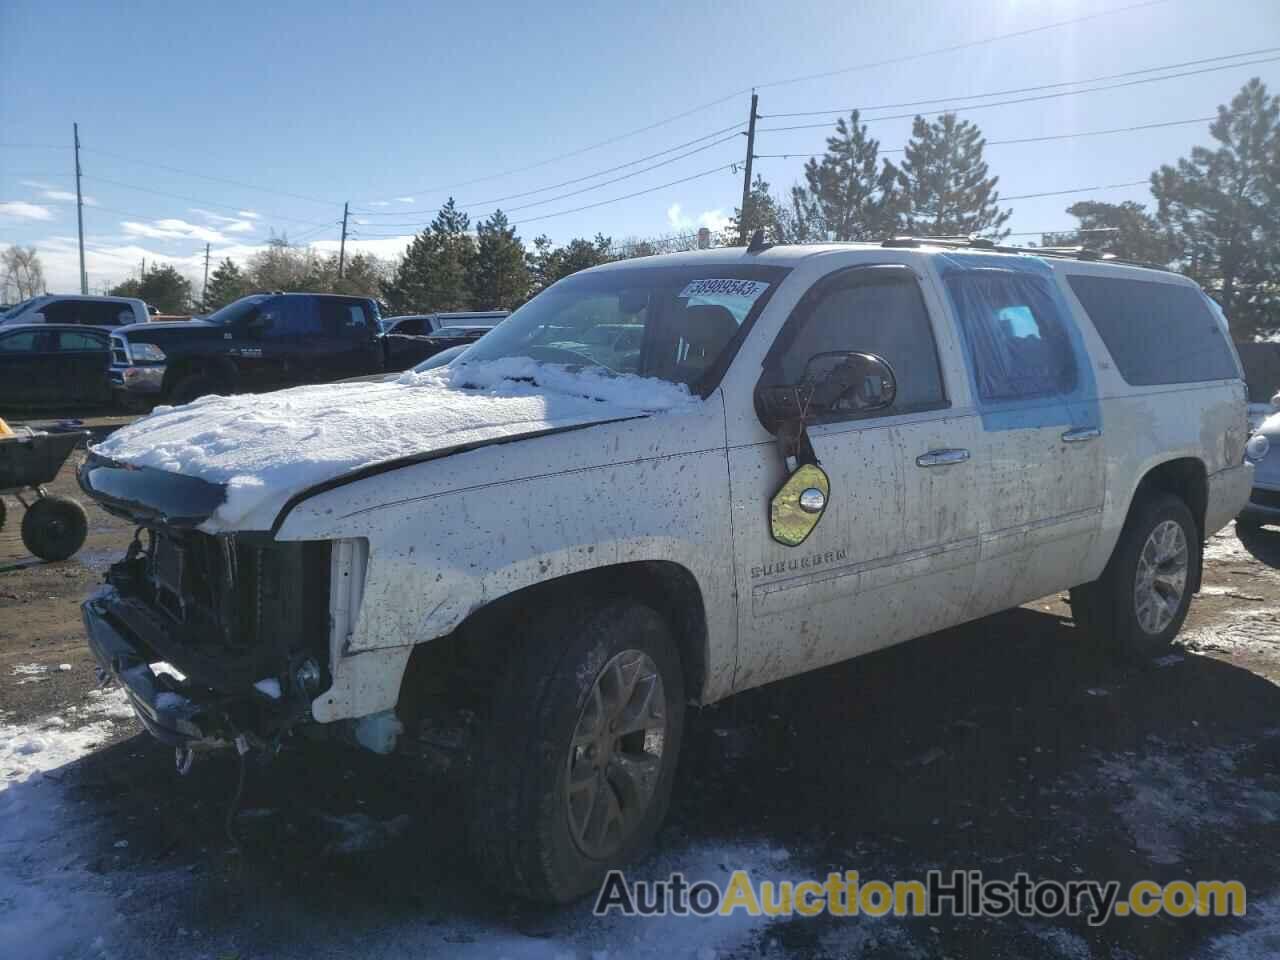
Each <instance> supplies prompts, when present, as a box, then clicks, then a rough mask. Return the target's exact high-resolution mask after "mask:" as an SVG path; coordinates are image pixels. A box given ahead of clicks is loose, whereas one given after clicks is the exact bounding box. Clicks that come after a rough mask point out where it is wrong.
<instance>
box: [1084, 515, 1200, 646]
mask: <svg viewBox="0 0 1280 960" xmlns="http://www.w3.org/2000/svg"><path fill="white" fill-rule="evenodd" d="M1200 563H1201V551H1200V546H1199V541H1198V533H1197V529H1196V524H1195V520H1194V518H1193V517H1192V516H1191V511H1190V510H1189V509H1188V508H1187V505H1186V504H1185V503H1184V502H1183V501H1182V500H1180V499H1179V498H1178V497H1175V496H1173V495H1172V494H1168V493H1153V494H1151V495H1148V496H1145V497H1144V498H1143V499H1142V500H1141V501H1139V502H1138V503H1136V504H1135V505H1134V507H1133V510H1132V512H1131V513H1130V515H1129V518H1128V519H1127V520H1126V521H1125V525H1124V529H1123V530H1122V531H1121V533H1120V540H1119V542H1118V543H1117V544H1116V548H1115V551H1114V552H1113V553H1112V554H1111V560H1110V561H1109V562H1108V563H1107V567H1106V569H1105V570H1104V571H1103V572H1102V576H1101V577H1099V578H1098V579H1097V580H1095V581H1094V582H1093V583H1088V584H1085V585H1084V586H1081V587H1075V588H1073V589H1072V591H1071V611H1072V614H1073V615H1074V617H1075V619H1076V623H1077V624H1079V625H1080V626H1081V627H1082V628H1083V629H1085V630H1086V631H1088V632H1089V633H1090V634H1091V635H1092V636H1093V638H1094V639H1095V640H1097V641H1098V642H1099V643H1100V644H1101V645H1102V646H1103V647H1104V648H1105V649H1107V650H1109V651H1111V652H1114V653H1117V654H1119V655H1121V656H1124V657H1129V658H1144V657H1149V656H1153V655H1155V654H1158V653H1159V652H1160V651H1161V650H1163V649H1164V648H1166V647H1168V645H1169V643H1170V642H1171V641H1172V640H1173V638H1174V637H1175V636H1176V635H1177V633H1178V631H1179V630H1180V629H1181V628H1182V622H1183V621H1184V620H1185V619H1186V618H1187V610H1188V608H1189V607H1190V605H1191V587H1192V584H1193V583H1194V582H1195V581H1196V580H1197V579H1198V576H1199V573H1200Z"/></svg>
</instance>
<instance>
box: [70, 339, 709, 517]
mask: <svg viewBox="0 0 1280 960" xmlns="http://www.w3.org/2000/svg"><path fill="white" fill-rule="evenodd" d="M699 402H700V401H699V400H698V398H697V397H695V396H693V395H691V394H690V393H689V391H688V389H687V388H686V387H685V386H684V385H683V384H673V383H670V382H668V381H665V380H657V379H652V378H646V377H637V376H632V375H621V376H613V375H610V374H608V373H606V372H604V371H599V372H597V371H595V370H592V369H587V370H578V369H571V368H568V367H562V366H558V365H553V364H540V363H535V362H534V361H532V360H527V359H523V358H514V359H502V360H494V361H490V362H486V363H470V364H454V365H451V366H448V367H441V368H438V369H435V370H428V371H424V372H422V373H414V372H412V371H410V372H407V373H405V374H404V375H403V376H401V377H400V378H399V379H398V380H395V381H392V382H389V383H333V384H325V385H320V386H308V387H295V388H293V389H290V390H281V391H278V392H276V393H268V394H241V395H239V396H233V397H219V396H211V397H202V398H201V399H199V400H196V401H195V402H194V403H190V404H187V405H186V406H182V407H157V408H156V409H155V411H154V412H153V413H152V414H151V415H150V416H148V417H145V418H143V419H141V420H138V421H137V422H135V423H133V424H131V425H129V426H127V427H123V428H121V429H120V430H117V431H116V432H115V433H113V434H111V435H110V436H109V437H107V439H106V440H104V441H103V442H102V443H100V444H98V445H97V446H95V447H94V448H93V451H94V453H96V454H98V455H99V456H102V457H105V458H107V459H109V460H114V461H117V462H120V463H125V464H130V465H132V466H137V467H154V468H156V469H159V470H164V471H167V472H169V473H178V474H184V475H188V476H195V477H199V478H200V479H202V480H205V481H208V482H210V483H215V484H219V485H222V486H223V487H224V488H225V490H226V500H225V502H224V503H223V504H222V505H221V506H219V507H218V509H217V510H216V511H215V512H214V514H213V515H212V516H211V517H209V519H208V520H207V521H205V523H204V524H202V526H201V529H204V530H206V531H209V532H216V531H219V530H231V529H245V530H261V529H267V528H269V527H270V526H271V524H272V523H273V522H274V520H275V518H276V515H277V514H278V513H279V512H280V509H281V508H282V507H283V506H284V505H285V503H286V502H287V501H288V500H289V498H290V497H292V496H294V495H295V494H297V493H300V492H301V491H303V490H306V489H307V488H308V487H312V486H314V485H315V484H318V483H322V482H324V481H326V480H330V479H332V478H334V477H338V476H341V475H343V474H345V473H350V472H351V471H354V470H359V469H361V468H363V467H367V466H371V465H373V464H377V463H383V462H386V461H390V460H396V459H399V458H401V457H410V456H420V455H423V454H429V453H432V452H434V451H437V450H445V449H448V448H450V447H456V446H459V445H463V444H470V443H477V442H482V441H487V440H494V439H502V438H507V437H518V436H522V435H525V434H529V433H536V432H540V431H544V430H551V429H555V428H561V427H572V426H580V425H583V424H590V423H600V422H604V421H607V420H618V419H625V418H627V417H634V416H640V415H643V414H647V413H654V412H658V411H667V410H675V409H679V408H690V407H691V406H692V405H695V404H697V403H699Z"/></svg>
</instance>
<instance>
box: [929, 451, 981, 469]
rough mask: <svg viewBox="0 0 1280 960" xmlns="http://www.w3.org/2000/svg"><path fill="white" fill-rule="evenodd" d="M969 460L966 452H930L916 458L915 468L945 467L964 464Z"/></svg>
mask: <svg viewBox="0 0 1280 960" xmlns="http://www.w3.org/2000/svg"><path fill="white" fill-rule="evenodd" d="M968 459H969V451H968V450H959V449H950V450H930V451H929V452H928V453H922V454H920V456H918V457H916V466H917V467H945V466H947V465H948V464H952V463H964V462H965V461H966V460H968Z"/></svg>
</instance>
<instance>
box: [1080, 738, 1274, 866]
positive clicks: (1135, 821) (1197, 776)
mask: <svg viewBox="0 0 1280 960" xmlns="http://www.w3.org/2000/svg"><path fill="white" fill-rule="evenodd" d="M1147 746H1148V750H1147V752H1145V753H1144V754H1143V755H1141V756H1138V755H1136V754H1133V753H1126V754H1122V755H1117V756H1113V757H1108V758H1107V759H1105V760H1103V761H1102V762H1101V763H1100V764H1099V768H1098V771H1097V775H1096V779H1095V780H1094V786H1093V789H1094V790H1097V789H1099V788H1101V789H1104V790H1106V791H1107V792H1108V793H1109V795H1110V799H1111V805H1112V808H1113V809H1114V810H1115V811H1116V813H1117V814H1118V815H1119V816H1120V818H1121V819H1122V820H1123V821H1124V824H1125V826H1126V827H1127V828H1128V830H1129V833H1130V834H1131V835H1132V837H1133V842H1134V846H1136V847H1137V848H1138V849H1139V850H1140V851H1142V853H1143V854H1145V855H1146V857H1147V859H1149V860H1150V861H1151V862H1152V863H1160V864H1175V863H1180V862H1181V861H1182V858H1183V848H1184V845H1185V844H1186V843H1187V842H1188V841H1189V840H1191V839H1193V838H1196V837H1198V836H1201V835H1203V834H1204V833H1205V832H1206V831H1208V832H1210V833H1213V832H1215V831H1223V830H1225V829H1227V828H1229V827H1240V826H1244V825H1264V824H1274V823H1276V822H1277V821H1280V795H1277V794H1275V793H1273V792H1270V791H1266V790H1261V789H1258V788H1255V787H1249V786H1245V783H1244V782H1243V781H1242V780H1241V778H1239V777H1236V776H1235V769H1236V764H1237V762H1238V757H1237V753H1236V752H1235V751H1231V750H1227V749H1221V748H1217V749H1209V750H1197V751H1194V752H1191V753H1185V754H1184V753H1180V752H1179V751H1177V750H1175V749H1172V747H1171V745H1170V744H1165V743H1160V742H1159V741H1152V742H1150V743H1149V744H1148V745H1147ZM1224 785H1225V786H1224Z"/></svg>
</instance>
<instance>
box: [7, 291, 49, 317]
mask: <svg viewBox="0 0 1280 960" xmlns="http://www.w3.org/2000/svg"><path fill="white" fill-rule="evenodd" d="M45 299H46V298H45V297H43V296H40V297H28V298H27V299H26V300H23V301H22V302H21V303H17V304H14V305H13V306H12V307H10V308H9V309H8V310H5V311H4V312H3V313H0V317H3V318H5V319H11V318H13V317H16V316H17V315H18V314H20V313H23V312H25V311H26V310H28V309H29V308H30V307H31V306H32V305H33V304H35V303H37V302H39V301H42V300H45Z"/></svg>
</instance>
